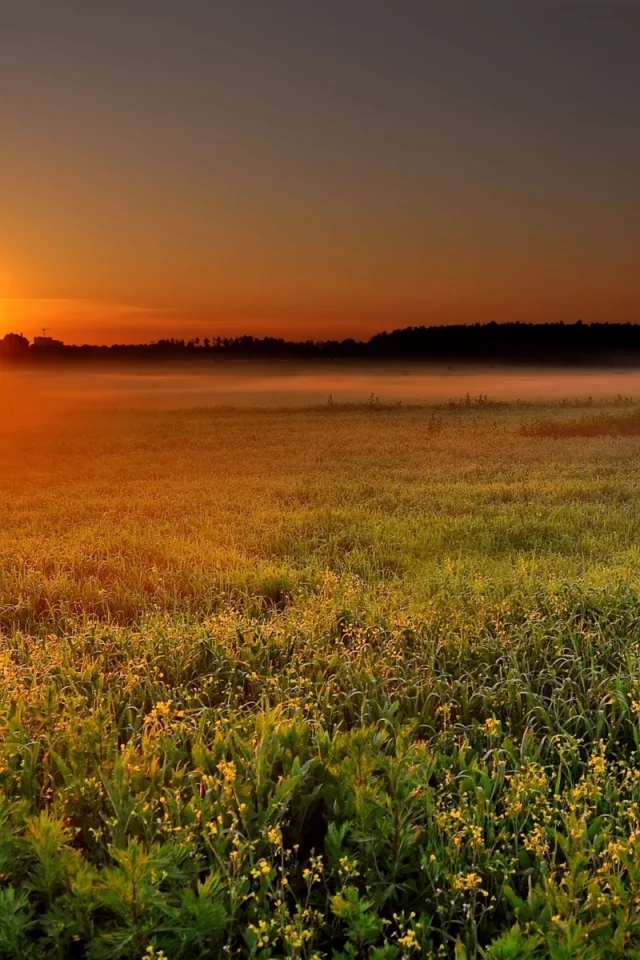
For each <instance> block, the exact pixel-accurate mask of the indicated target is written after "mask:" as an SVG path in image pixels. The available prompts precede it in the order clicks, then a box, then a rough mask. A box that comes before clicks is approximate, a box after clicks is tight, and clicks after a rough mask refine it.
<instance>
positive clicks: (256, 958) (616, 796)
mask: <svg viewBox="0 0 640 960" xmlns="http://www.w3.org/2000/svg"><path fill="white" fill-rule="evenodd" d="M367 406H368V405H362V407H360V408H353V407H351V408H349V409H346V410H341V409H340V407H339V405H335V409H331V410H329V411H320V410H307V411H278V412H272V413H265V412H257V411H253V412H251V413H244V414H242V413H239V412H231V411H218V412H209V413H207V412H204V411H200V412H197V411H195V412H194V411H190V412H185V413H182V414H169V413H166V414H163V415H142V414H137V415H135V416H129V417H127V418H125V417H121V416H118V417H114V418H109V419H107V420H104V421H103V420H100V419H98V418H96V419H94V420H92V421H91V432H89V430H88V425H87V421H82V420H80V421H78V422H76V423H74V424H71V423H63V424H61V425H60V429H59V432H57V433H53V434H52V433H48V434H46V435H44V434H43V435H39V436H37V443H35V442H34V436H35V435H34V434H33V433H31V434H30V435H23V436H16V435H15V434H12V433H10V432H8V431H7V432H5V433H4V434H3V435H2V436H1V437H0V442H1V443H2V454H3V458H2V466H1V467H0V489H1V490H2V499H1V504H0V510H1V512H2V528H1V533H0V555H1V557H2V564H1V568H0V569H1V573H0V596H1V599H0V628H1V629H2V637H1V642H0V668H1V669H2V676H3V682H2V685H1V686H0V956H2V957H8V958H29V957H34V958H41V957H47V958H55V957H88V958H94V960H99V958H107V957H120V958H134V960H141V958H143V957H149V958H151V957H155V958H162V957H166V958H168V960H176V958H181V957H189V958H197V957H211V956H224V955H232V956H233V955H235V956H244V957H249V958H253V960H268V958H273V957H292V958H293V957H296V958H306V960H311V958H321V957H336V958H346V960H353V958H369V960H392V958H393V960H400V958H403V957H404V958H408V957H417V956H425V957H451V958H457V960H462V958H487V960H520V958H546V957H553V958H556V960H560V958H568V957H572V958H573V957H577V958H581V957H582V958H585V960H586V958H589V960H591V958H605V957H606V958H612V957H618V956H619V957H624V956H630V957H632V956H637V955H639V953H640V921H639V920H638V916H639V915H640V914H639V913H638V906H639V905H640V592H639V591H640V580H639V578H638V573H637V571H638V569H640V567H639V566H638V559H639V558H638V546H637V544H638V542H640V541H639V539H638V534H639V533H640V530H639V527H640V519H639V517H638V514H637V509H636V507H635V500H634V496H635V483H636V480H635V473H636V469H635V464H636V457H637V441H636V440H634V438H633V437H616V438H612V437H597V438H594V439H590V440H588V441H580V440H577V439H576V440H572V441H571V442H570V443H567V444H561V445H558V444H556V443H555V442H554V440H553V439H549V440H546V439H544V438H536V437H525V436H522V435H521V434H520V432H519V431H520V427H521V426H522V424H523V422H525V420H526V418H530V417H531V410H528V409H520V408H518V407H516V406H513V407H511V406H508V405H504V406H500V407H497V408H494V407H492V406H491V405H490V404H484V403H483V404H471V405H466V404H462V405H459V406H455V407H449V408H444V409H442V410H439V411H438V429H437V430H434V429H433V428H432V426H431V424H432V423H433V416H434V411H433V410H432V409H420V408H397V409H396V408H385V409H382V410H376V411H375V412H373V410H368V409H367ZM374 406H375V405H374ZM550 413H552V414H553V416H554V417H556V418H560V419H562V417H566V416H567V413H566V411H563V410H562V409H561V408H558V409H557V410H553V411H550ZM54 462H55V463H56V464H57V467H56V469H55V470H50V469H49V465H50V464H52V463H54ZM18 465H20V468H21V469H20V471H19V472H18V469H17V468H18Z"/></svg>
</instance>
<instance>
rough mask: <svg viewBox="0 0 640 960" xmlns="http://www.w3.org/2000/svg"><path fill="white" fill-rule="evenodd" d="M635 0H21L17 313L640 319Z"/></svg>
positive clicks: (55, 318) (5, 147) (0, 293)
mask: <svg viewBox="0 0 640 960" xmlns="http://www.w3.org/2000/svg"><path fill="white" fill-rule="evenodd" d="M639 47H640V3H637V2H634V0H500V2H498V0H481V2H480V0H468V2H462V0H442V2H439V0H393V2H392V3H391V2H389V0H349V2H345V0H321V2H320V0H315V2H313V0H268V2H266V0H228V2H222V0H220V2H217V0H136V2H135V3H132V2H131V0H109V2H108V3H87V2H86V0H56V2H55V3H53V2H51V0H0V335H2V334H3V333H5V332H7V331H8V330H17V331H23V332H24V333H25V334H26V335H27V336H29V337H32V336H33V335H34V334H37V333H39V331H40V328H41V327H46V328H49V329H50V330H51V333H52V335H53V336H56V337H59V338H62V339H64V340H66V341H68V342H80V343H84V342H89V343H112V342H139V341H146V340H153V339H157V338H159V337H163V336H179V337H180V336H184V337H191V336H200V337H204V336H216V335H221V336H233V335H240V334H244V333H251V334H255V335H266V334H270V335H276V336H286V337H292V338H295V339H306V338H308V337H313V338H342V337H346V336H356V337H367V336H369V335H371V334H372V333H374V332H377V331H379V330H382V329H393V328H396V327H400V326H405V325H407V324H420V323H427V324H435V323H454V322H456V323H459V322H484V321H491V320H497V321H499V322H502V321H508V320H520V321H534V322H542V321H550V320H554V321H555V320H564V321H566V322H573V321H575V320H577V319H578V318H581V319H582V320H584V321H585V322H588V321H607V320H610V321H632V322H640V262H639V261H640V173H639V170H638V157H639V156H640V123H638V104H639V103H640V56H638V49H639Z"/></svg>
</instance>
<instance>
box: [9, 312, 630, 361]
mask: <svg viewBox="0 0 640 960" xmlns="http://www.w3.org/2000/svg"><path fill="white" fill-rule="evenodd" d="M0 357H1V358H3V359H4V360H5V361H9V362H14V363H21V364H36V363H46V362H50V361H82V360H119V361H129V360H131V361H135V362H138V361H139V362H144V361H147V360H148V361H158V360H163V361H167V360H171V361H173V360H209V359H225V358H227V359H252V360H254V359H257V360H259V359H263V360H320V359H336V360H337V359H347V360H351V359H353V360H356V359H357V360H367V359H369V360H376V361H385V360H422V361H429V360H432V361H439V362H450V363H452V362H475V361H482V362H494V361H495V362H510V363H524V364H526V363H536V364H539V363H550V364H554V363H562V364H565V363H573V364H594V363H607V362H637V361H640V325H638V324H632V323H624V324H621V323H582V321H578V322H577V323H570V324H566V323H543V324H534V323H500V324H499V323H495V322H493V323H485V324H469V325H463V324H457V325H452V326H432V327H428V326H417V327H404V328H402V329H397V330H392V331H390V332H383V333H377V334H375V335H374V336H372V337H371V338H370V339H368V340H354V339H352V338H347V339H345V340H298V341H293V340H285V339H284V338H280V337H253V336H248V335H245V336H239V337H219V336H214V337H204V338H203V339H200V338H199V337H195V338H193V339H191V340H185V339H183V338H175V337H171V338H165V339H161V340H157V341H154V342H152V343H140V344H113V345H111V346H99V345H95V344H84V345H72V344H63V343H60V342H58V341H50V342H47V343H43V342H35V343H30V342H29V340H28V339H27V338H26V337H24V336H22V335H21V334H15V333H9V334H7V335H6V336H5V337H4V338H3V339H2V340H0Z"/></svg>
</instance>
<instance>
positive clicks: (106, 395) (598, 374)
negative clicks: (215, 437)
mask: <svg viewBox="0 0 640 960" xmlns="http://www.w3.org/2000/svg"><path fill="white" fill-rule="evenodd" d="M467 393H469V394H470V395H471V396H472V397H477V396H479V395H480V394H482V395H486V396H487V397H488V398H489V400H502V401H516V400H521V401H528V402H536V401H537V402H545V401H548V402H553V401H558V400H561V399H563V398H565V397H567V398H572V399H573V398H587V397H593V398H594V400H597V399H599V398H607V397H612V396H615V395H617V394H622V395H623V396H640V370H634V369H628V368H627V369H624V370H614V369H593V368H590V369H584V368H583V369H560V368H554V369H553V370H549V369H539V368H538V369H536V368H527V369H523V368H521V367H518V368H509V367H500V368H499V369H496V368H491V367H469V366H461V367H459V368H456V367H447V366H443V365H434V366H429V365H425V364H424V363H423V364H419V365H418V364H416V365H415V366H409V365H406V364H404V365H398V366H397V367H390V366H389V365H388V364H387V365H385V366H384V367H381V366H375V365H366V366H363V365H356V364H336V365H335V366H333V367H331V368H329V369H328V368H327V366H326V365H323V366H322V367H320V368H319V367H318V366H314V365H313V364H303V363H294V362H280V363H271V364H258V363H246V364H240V363H238V364H236V363H234V364H225V365H221V366H217V367H215V368H212V366H211V365H203V366H202V367H197V368H195V369H194V368H193V366H191V365H190V366H189V369H188V370H186V369H185V368H184V366H164V367H158V368H151V369H149V368H145V369H143V370H139V369H136V370H133V369H131V368H120V369H116V370H114V369H113V368H111V369H109V370H103V369H100V368H97V369H96V368H90V369H88V368H86V367H85V368H82V369H78V368H69V367H65V368H64V369H61V368H56V367H49V368H47V369H42V368H40V369H38V370H24V369H23V370H15V369H13V370H3V371H2V372H1V373H0V403H1V404H2V409H3V411H4V416H3V428H2V429H3V432H6V431H7V430H9V431H12V430H13V429H18V430H20V429H24V428H25V427H26V426H28V425H30V424H31V425H37V424H43V423H46V424H48V425H51V424H54V423H55V422H57V421H62V420H65V419H67V418H68V417H69V416H71V417H85V416H86V415H87V414H89V413H91V412H98V411H100V412H103V413H108V412H109V411H114V412H115V411H126V410H128V409H131V410H171V409H185V408H186V409H188V408H196V407H216V406H228V407H243V408H247V407H272V408H274V407H283V406H284V407H298V406H309V405H317V404H324V403H327V401H328V398H329V397H331V398H332V400H333V402H335V403H357V402H366V401H367V400H368V399H369V398H370V397H371V395H373V396H374V398H377V399H378V400H379V401H380V403H404V404H408V403H426V404H442V403H447V402H448V401H450V400H454V401H457V400H460V399H461V398H463V397H464V396H465V395H466V394H467Z"/></svg>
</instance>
